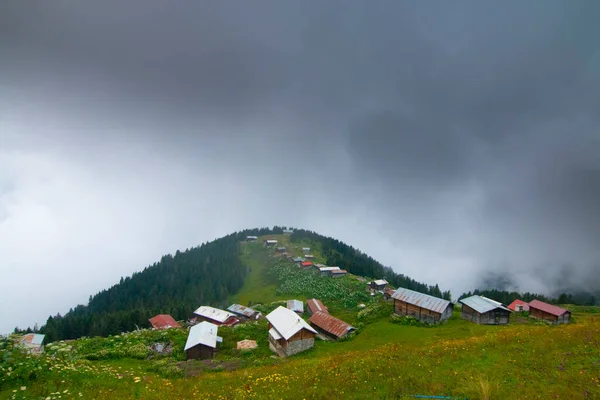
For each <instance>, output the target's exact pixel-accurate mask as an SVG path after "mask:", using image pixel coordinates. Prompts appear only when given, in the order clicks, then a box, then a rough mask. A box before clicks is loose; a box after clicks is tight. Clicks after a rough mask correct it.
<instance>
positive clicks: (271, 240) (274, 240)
mask: <svg viewBox="0 0 600 400" xmlns="http://www.w3.org/2000/svg"><path fill="white" fill-rule="evenodd" d="M265 242H267V243H272V244H275V243H277V240H276V239H265Z"/></svg>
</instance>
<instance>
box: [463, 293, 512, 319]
mask: <svg viewBox="0 0 600 400" xmlns="http://www.w3.org/2000/svg"><path fill="white" fill-rule="evenodd" d="M460 302H461V303H462V304H465V305H466V306H468V307H471V308H472V309H473V310H475V311H477V312H478V313H480V314H484V313H486V312H488V311H492V310H495V309H496V308H500V309H502V310H506V311H510V310H509V309H508V308H506V307H504V306H503V305H502V303H500V302H497V301H496V300H492V299H488V298H487V297H484V296H478V295H474V296H471V297H467V298H466V299H462V300H460Z"/></svg>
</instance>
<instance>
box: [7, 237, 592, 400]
mask: <svg viewBox="0 0 600 400" xmlns="http://www.w3.org/2000/svg"><path fill="white" fill-rule="evenodd" d="M278 239H279V240H280V242H282V243H283V244H282V245H284V246H286V247H288V248H290V247H292V246H291V245H290V244H289V242H287V237H282V236H280V237H278ZM244 246H246V247H245V250H244V251H243V255H242V257H243V258H244V261H245V263H246V264H247V265H248V266H249V268H250V273H249V275H248V279H247V281H246V284H245V285H244V287H243V288H242V290H241V292H240V293H239V294H238V295H237V296H234V298H233V299H232V300H235V301H238V302H240V303H241V304H247V303H248V301H252V302H253V303H268V302H271V301H275V300H279V299H285V298H288V297H289V296H282V295H277V293H276V292H275V290H276V288H277V284H276V282H275V281H274V280H273V278H270V277H269V275H267V274H266V271H267V270H268V268H270V266H271V265H272V264H273V263H274V258H273V257H272V251H267V250H265V249H264V247H262V241H260V242H259V243H252V244H245V245H244ZM295 247H297V248H294V249H292V255H294V256H296V255H299V254H296V252H298V251H299V250H300V248H301V247H302V244H299V245H297V246H295ZM313 253H317V254H315V255H317V256H318V249H316V250H315V249H313ZM319 261H320V260H319V258H317V260H316V262H319ZM294 297H297V298H300V296H294ZM326 304H327V305H328V306H329V307H330V310H331V311H332V312H333V313H334V315H337V316H339V317H343V318H345V319H346V320H348V321H349V322H352V323H354V321H355V320H356V316H357V310H348V309H343V307H341V305H340V304H341V303H338V302H336V301H329V302H326ZM598 310H600V308H591V309H577V310H573V311H574V317H575V318H574V319H575V321H576V323H575V324H572V325H569V326H559V327H554V326H547V325H544V324H536V323H532V322H531V321H528V320H527V319H525V318H521V319H520V320H521V321H523V322H525V323H521V324H514V325H510V326H500V327H498V326H480V325H476V324H472V323H469V322H467V321H463V320H461V319H460V318H459V315H458V313H455V314H454V315H453V317H452V318H451V320H450V321H449V322H448V323H447V324H444V325H441V326H439V327H433V328H423V327H414V326H405V325H397V324H392V323H390V322H389V320H388V318H386V317H382V318H379V319H377V320H375V321H373V322H371V323H368V324H366V325H365V326H364V327H363V328H362V330H361V332H360V334H358V335H357V336H356V337H354V338H353V339H351V340H349V341H345V342H339V343H333V342H323V341H317V342H316V344H315V349H313V350H311V351H308V352H305V353H301V354H298V355H296V356H294V357H291V358H289V359H286V360H278V359H272V358H271V357H270V352H269V351H268V348H267V340H266V338H267V336H266V327H264V326H262V325H260V324H259V325H256V326H250V327H246V328H242V329H239V328H238V329H236V328H233V329H232V328H221V329H220V330H219V334H220V335H221V336H223V337H224V339H225V340H224V343H223V346H222V347H221V349H220V353H219V355H218V357H217V360H216V361H215V362H216V363H221V362H230V361H228V360H237V361H236V362H238V365H239V366H248V367H251V368H242V369H239V370H236V371H232V372H211V371H209V370H203V371H204V372H201V375H200V376H199V377H192V378H177V379H166V375H165V374H164V373H162V371H161V370H157V369H156V367H155V366H154V364H152V362H150V361H146V360H132V359H121V360H103V361H93V362H77V361H76V362H67V361H61V360H60V359H58V360H50V361H48V362H50V363H55V364H52V365H54V369H53V371H54V372H52V375H50V376H51V377H52V378H51V379H47V380H45V381H44V382H42V381H41V380H38V381H33V382H29V383H28V384H27V387H26V390H25V391H20V390H19V386H16V388H14V387H13V388H11V389H9V390H8V391H4V392H0V398H10V396H11V395H12V390H17V393H16V397H15V398H40V397H42V398H46V396H49V397H50V398H52V397H55V398H58V395H52V394H51V393H55V391H56V390H60V391H61V395H62V399H65V398H73V397H74V398H81V397H80V396H79V392H81V393H82V395H83V396H82V398H98V399H109V398H145V399H162V398H191V397H199V396H201V397H202V398H216V399H234V398H235V399H238V398H239V399H241V398H261V399H262V398H266V399H269V398H273V399H274V398H316V399H330V398H357V399H358V398H378V399H380V398H401V397H402V395H408V394H428V395H452V396H460V397H461V398H465V397H466V398H470V399H481V398H489V399H505V398H532V399H533V398H551V397H552V398H569V399H579V398H581V399H583V398H600V316H599V315H598V314H596V313H597V312H598ZM515 320H516V319H515ZM263 325H264V324H263ZM242 338H255V339H258V340H259V346H261V348H260V350H259V351H257V352H254V353H245V354H240V353H239V352H237V350H235V349H234V348H233V346H234V343H235V341H237V340H240V339H242ZM225 342H226V343H225ZM1 373H3V372H2V371H0V374H1ZM119 376H120V377H119ZM136 377H137V378H138V379H136ZM64 390H67V393H62V392H63V391H64Z"/></svg>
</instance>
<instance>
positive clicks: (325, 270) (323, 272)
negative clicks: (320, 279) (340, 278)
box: [319, 267, 341, 275]
mask: <svg viewBox="0 0 600 400" xmlns="http://www.w3.org/2000/svg"><path fill="white" fill-rule="evenodd" d="M333 271H341V269H340V267H320V268H319V272H320V273H321V275H331V273H332V272H333Z"/></svg>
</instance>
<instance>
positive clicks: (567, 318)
mask: <svg viewBox="0 0 600 400" xmlns="http://www.w3.org/2000/svg"><path fill="white" fill-rule="evenodd" d="M529 316H530V317H532V318H536V319H542V320H544V321H548V322H551V323H553V324H555V325H558V324H568V323H569V322H571V311H569V310H565V309H564V308H560V307H558V306H554V305H552V304H548V303H544V302H543V301H539V300H532V301H530V302H529Z"/></svg>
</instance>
